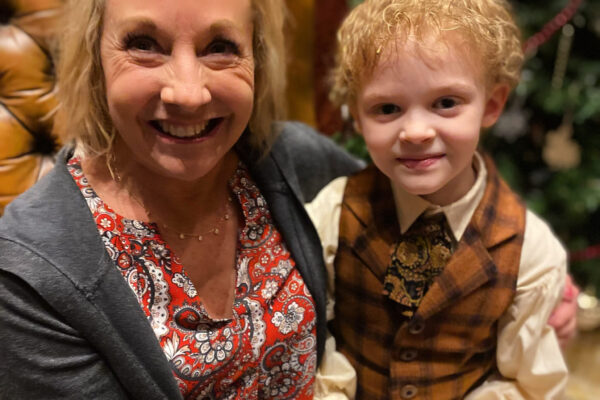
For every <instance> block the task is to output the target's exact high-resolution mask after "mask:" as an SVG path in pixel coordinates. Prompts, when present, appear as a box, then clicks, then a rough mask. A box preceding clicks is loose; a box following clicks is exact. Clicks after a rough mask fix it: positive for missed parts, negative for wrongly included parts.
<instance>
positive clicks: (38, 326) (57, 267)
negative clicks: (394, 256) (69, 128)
mask: <svg viewBox="0 0 600 400" xmlns="http://www.w3.org/2000/svg"><path fill="white" fill-rule="evenodd" d="M238 153H239V154H240V156H241V157H242V158H243V159H244V161H245V162H246V164H247V165H248V167H249V169H250V172H251V175H252V177H253V179H254V180H255V181H256V183H257V185H258V187H259V188H260V191H261V193H262V194H263V196H264V197H265V198H266V200H267V203H268V204H269V208H270V210H271V213H272V215H273V218H274V221H275V224H276V225H277V227H278V229H279V230H280V232H281V234H282V236H283V238H284V240H285V242H286V244H287V246H288V248H289V250H290V252H291V253H292V255H293V257H294V259H295V261H296V265H297V267H298V269H299V271H300V272H301V274H302V277H303V279H304V280H305V282H306V284H307V285H308V287H309V289H310V291H311V293H312V295H313V297H314V299H315V302H316V305H317V338H318V340H317V347H318V354H319V357H320V356H321V355H322V352H323V348H324V342H325V329H326V318H325V298H326V292H325V282H326V274H325V269H324V265H323V261H322V250H321V245H320V242H319V239H318V236H317V234H316V232H315V230H314V227H313V226H312V224H311V223H310V220H309V218H308V216H307V214H306V212H305V211H304V208H303V203H304V202H307V201H310V200H311V199H312V198H313V197H314V196H315V195H316V193H317V192H318V191H319V189H320V188H322V187H323V186H324V185H325V184H327V183H328V182H329V181H331V180H332V179H334V178H336V177H338V176H341V175H347V174H349V173H352V172H355V171H357V170H358V169H360V168H361V167H362V164H361V163H359V162H357V161H356V160H355V159H353V158H351V157H350V156H349V155H348V154H346V153H344V152H343V151H341V150H340V149H339V148H338V147H337V146H336V145H335V144H334V143H333V142H331V141H330V140H328V139H326V138H324V137H323V136H321V135H318V134H317V133H316V132H314V131H313V130H312V129H311V128H309V127H307V126H305V125H302V124H299V123H286V124H284V127H283V131H282V133H281V135H280V137H279V139H278V140H277V142H276V143H275V145H274V146H273V148H272V150H271V152H270V153H269V155H268V156H266V157H265V158H263V159H262V160H260V161H257V160H256V159H255V158H253V157H252V153H251V152H249V151H246V150H245V149H244V148H243V146H240V148H238ZM68 158H69V154H68V152H67V151H63V152H61V155H60V157H59V160H58V162H57V165H56V166H55V168H54V169H53V170H52V171H51V172H50V173H49V175H47V176H46V177H45V178H44V179H43V180H41V181H40V182H39V183H38V184H37V185H36V186H34V187H33V188H32V189H30V190H29V191H28V192H26V193H25V194H23V195H22V196H20V197H19V198H18V199H16V200H15V201H14V202H13V203H11V204H10V205H9V206H8V207H7V209H6V213H5V215H4V216H3V217H2V218H0V398H1V399H33V398H43V399H71V398H73V399H75V398H76V399H92V398H93V399H97V398H102V399H120V398H132V399H144V400H149V399H179V398H181V395H180V393H179V389H178V388H177V385H176V383H175V380H174V378H173V373H172V371H171V368H170V366H169V364H168V362H167V359H166V358H165V355H164V353H163V351H162V349H161V348H160V345H159V343H158V341H157V340H156V336H155V335H154V333H153V331H152V329H151V328H150V324H149V323H148V321H147V319H146V316H145V314H144V312H143V311H142V309H141V308H140V306H139V304H138V302H137V299H136V298H135V296H134V294H133V292H132V291H131V289H130V288H129V287H128V286H127V284H126V282H125V280H124V279H123V277H122V276H121V274H120V273H119V272H118V271H117V269H116V268H115V266H114V264H113V262H112V261H111V260H110V258H109V256H108V254H107V253H106V251H105V248H104V245H103V243H102V241H101V239H100V235H99V234H98V230H97V227H96V224H95V222H94V220H93V218H91V214H90V211H89V208H88V206H87V204H86V202H85V200H84V199H83V197H82V196H81V193H80V192H79V189H78V187H77V185H76V184H75V182H74V181H73V179H72V178H71V176H70V174H69V172H68V171H67V169H66V166H65V161H66V160H67V159H68Z"/></svg>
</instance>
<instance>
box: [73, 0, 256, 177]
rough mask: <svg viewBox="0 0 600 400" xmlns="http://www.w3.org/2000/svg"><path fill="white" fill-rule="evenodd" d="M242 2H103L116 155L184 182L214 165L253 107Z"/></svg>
mask: <svg viewBox="0 0 600 400" xmlns="http://www.w3.org/2000/svg"><path fill="white" fill-rule="evenodd" d="M250 1H251V0H175V1H164V0H127V1H122V0H108V1H107V4H106V10H105V20H104V21H105V22H104V30H103V32H102V37H101V58H102V67H103V69H104V77H105V80H106V97H107V102H108V108H109V113H110V116H111V118H112V121H113V124H114V126H115V128H116V130H117V132H118V134H119V139H118V140H117V141H116V144H115V146H116V151H117V154H118V155H119V157H123V155H124V156H125V157H127V160H128V161H132V162H133V166H134V168H142V169H143V170H146V171H147V172H150V173H151V174H154V175H156V174H158V175H160V176H165V177H172V178H177V179H181V180H186V181H193V180H196V179H199V178H202V177H204V176H205V175H206V174H208V173H209V172H210V171H212V170H213V169H214V168H215V167H216V166H218V165H220V163H221V162H222V161H223V157H224V155H225V154H227V153H228V152H229V151H230V150H231V148H232V146H233V145H234V144H235V143H236V141H237V140H238V139H239V137H240V135H241V134H242V132H243V131H244V129H245V127H246V125H247V123H248V121H249V119H250V116H251V113H252V106H253V98H254V58H253V53H252V35H253V25H252V10H251V4H250ZM67 84H68V83H67ZM118 162H123V160H118Z"/></svg>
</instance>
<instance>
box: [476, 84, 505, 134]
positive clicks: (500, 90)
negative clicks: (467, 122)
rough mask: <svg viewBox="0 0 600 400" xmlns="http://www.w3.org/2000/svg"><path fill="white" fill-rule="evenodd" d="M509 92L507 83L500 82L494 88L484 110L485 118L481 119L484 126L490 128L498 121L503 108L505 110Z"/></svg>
mask: <svg viewBox="0 0 600 400" xmlns="http://www.w3.org/2000/svg"><path fill="white" fill-rule="evenodd" d="M509 93H510V88H509V87H508V85H505V84H499V85H496V86H494V87H493V88H492V91H491V93H490V95H489V97H488V99H487V102H486V104H485V110H484V112H483V119H482V121H481V126H482V127H483V128H489V127H490V126H492V125H494V124H495V123H496V121H498V118H499V117H500V114H502V110H504V105H505V104H506V100H507V99H508V94H509Z"/></svg>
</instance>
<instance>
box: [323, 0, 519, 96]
mask: <svg viewBox="0 0 600 400" xmlns="http://www.w3.org/2000/svg"><path fill="white" fill-rule="evenodd" d="M450 32H455V33H457V34H458V35H460V37H461V38H462V39H464V40H466V42H467V43H468V44H469V45H470V46H471V47H470V48H469V50H470V51H476V52H478V55H479V56H480V58H479V59H478V60H481V62H482V63H483V73H484V76H485V79H486V84H488V85H489V84H496V83H504V84H507V85H509V87H511V88H514V87H515V86H516V85H517V83H518V81H519V76H520V73H521V68H522V65H523V58H524V56H523V50H522V45H521V32H520V30H519V28H518V27H517V25H516V23H515V21H514V19H513V16H512V14H511V7H510V5H509V4H508V2H507V1H505V0H365V1H364V2H363V3H362V4H360V5H358V6H357V7H356V8H354V9H353V10H352V11H351V12H350V14H349V15H348V17H347V18H346V19H345V20H344V22H343V23H342V26H341V27H340V29H339V31H338V35H337V44H338V48H337V53H336V65H335V68H334V69H333V71H332V75H331V81H332V90H331V99H332V101H333V102H334V103H336V104H338V105H341V104H348V105H353V104H354V102H355V101H356V95H357V91H358V90H359V88H360V84H361V79H363V78H364V77H366V76H369V75H370V74H371V73H372V72H373V70H374V68H375V67H376V65H377V62H378V61H379V59H380V57H381V56H382V55H383V54H384V53H385V52H389V51H390V50H393V48H394V46H391V45H390V44H391V43H396V44H400V45H402V43H404V42H405V41H406V40H407V39H408V38H409V37H410V38H411V40H413V39H414V40H416V41H417V43H420V44H423V43H424V42H425V41H426V40H427V39H430V38H431V37H433V38H435V39H439V40H441V41H442V42H443V41H444V39H445V36H444V35H445V34H450ZM452 36H454V35H452Z"/></svg>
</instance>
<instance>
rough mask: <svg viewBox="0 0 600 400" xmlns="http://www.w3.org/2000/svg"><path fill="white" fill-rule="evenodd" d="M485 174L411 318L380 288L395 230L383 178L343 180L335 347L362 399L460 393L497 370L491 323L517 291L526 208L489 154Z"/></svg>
mask: <svg viewBox="0 0 600 400" xmlns="http://www.w3.org/2000/svg"><path fill="white" fill-rule="evenodd" d="M486 168H487V171H488V178H487V182H486V188H485V194H484V196H483V198H482V200H481V203H480V204H479V205H478V207H477V209H476V211H475V213H474V215H473V217H472V219H471V221H470V223H469V226H468V227H467V229H466V231H465V233H464V235H463V237H462V239H461V240H460V242H459V243H458V247H457V249H456V251H455V253H454V254H453V255H452V257H451V258H450V260H449V262H448V264H447V265H446V267H445V268H444V271H443V272H442V273H441V274H440V275H439V276H438V277H437V278H436V279H435V281H434V283H433V284H432V286H431V287H430V289H429V291H428V292H427V293H426V294H425V296H424V298H423V300H422V302H421V304H420V306H419V308H418V309H417V312H416V313H415V315H414V316H413V318H412V319H411V320H409V321H407V320H406V319H405V318H404V317H402V316H401V315H400V314H399V313H398V312H397V310H395V308H394V307H395V305H394V302H392V301H390V300H389V299H387V298H386V297H385V296H384V295H383V294H382V289H383V280H384V276H385V272H386V268H387V266H388V263H389V262H390V254H391V251H392V248H393V245H394V243H395V241H396V239H397V238H398V236H399V235H400V232H399V227H398V223H397V221H398V219H397V217H396V210H395V206H394V201H393V195H392V190H391V186H390V183H389V179H388V178H387V177H385V176H384V175H383V174H382V173H380V172H379V171H378V170H377V169H376V168H375V167H373V166H371V167H369V168H367V169H366V170H364V171H361V172H360V173H359V174H357V175H355V176H352V177H350V178H349V179H348V183H347V186H346V190H345V193H344V200H343V204H342V213H341V218H340V237H339V248H338V253H337V255H336V258H335V297H336V302H335V320H334V321H333V330H334V332H335V336H336V341H337V346H338V350H339V351H341V352H342V353H343V354H344V355H345V356H346V357H348V359H349V360H350V362H351V363H352V365H353V366H354V368H356V371H357V374H358V392H357V398H358V399H369V400H375V399H435V400H438V399H439V400H441V399H460V398H463V397H464V396H465V394H466V393H467V392H468V391H469V390H470V389H472V388H473V387H474V386H476V385H478V384H479V383H481V382H482V381H483V380H485V378H487V377H488V376H489V374H490V373H491V372H492V371H494V368H495V362H496V355H495V350H496V342H497V334H496V329H497V322H498V319H499V318H500V316H501V315H502V314H503V313H504V312H505V311H506V309H507V308H508V306H509V305H510V303H511V301H512V299H513V296H514V293H515V288H516V281H517V275H518V270H519V262H520V256H521V247H522V244H523V234H524V230H525V211H526V209H525V206H524V205H523V204H522V202H521V201H520V199H519V198H518V196H517V195H516V194H514V193H513V192H512V191H511V190H510V188H509V187H508V186H507V185H506V183H505V182H504V181H503V180H502V179H501V178H500V177H499V175H498V173H497V171H496V168H495V167H494V164H493V162H492V161H491V160H490V159H489V158H486Z"/></svg>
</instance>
